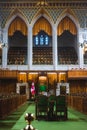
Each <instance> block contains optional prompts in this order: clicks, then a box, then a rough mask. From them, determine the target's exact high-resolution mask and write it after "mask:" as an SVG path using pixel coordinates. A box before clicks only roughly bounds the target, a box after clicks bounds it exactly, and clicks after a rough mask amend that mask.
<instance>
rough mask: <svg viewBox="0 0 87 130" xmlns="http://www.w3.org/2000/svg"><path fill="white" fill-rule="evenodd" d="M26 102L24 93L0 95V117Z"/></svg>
mask: <svg viewBox="0 0 87 130" xmlns="http://www.w3.org/2000/svg"><path fill="white" fill-rule="evenodd" d="M24 102H26V95H17V94H14V95H10V96H6V95H4V96H2V97H0V119H2V118H4V117H6V116H7V115H8V114H9V113H10V112H12V111H14V110H15V109H17V108H18V107H19V106H20V105H22V104H23V103H24Z"/></svg>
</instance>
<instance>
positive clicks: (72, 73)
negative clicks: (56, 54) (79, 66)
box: [68, 69, 87, 79]
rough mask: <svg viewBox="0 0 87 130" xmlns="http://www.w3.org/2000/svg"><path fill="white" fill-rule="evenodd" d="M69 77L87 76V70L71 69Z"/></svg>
mask: <svg viewBox="0 0 87 130" xmlns="http://www.w3.org/2000/svg"><path fill="white" fill-rule="evenodd" d="M68 78H69V79H70V78H74V79H75V78H87V70H85V69H84V70H69V71H68Z"/></svg>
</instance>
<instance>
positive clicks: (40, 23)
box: [33, 17, 52, 36]
mask: <svg viewBox="0 0 87 130" xmlns="http://www.w3.org/2000/svg"><path fill="white" fill-rule="evenodd" d="M41 30H43V31H44V32H46V33H47V34H48V35H50V36H51V35H52V28H51V25H50V23H49V22H48V21H47V20H46V19H45V18H43V17H41V18H40V19H39V20H37V22H36V23H35V25H34V27H33V35H37V34H38V33H39V32H40V31H41Z"/></svg>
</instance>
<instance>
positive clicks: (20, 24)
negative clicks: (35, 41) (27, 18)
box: [8, 17, 27, 36]
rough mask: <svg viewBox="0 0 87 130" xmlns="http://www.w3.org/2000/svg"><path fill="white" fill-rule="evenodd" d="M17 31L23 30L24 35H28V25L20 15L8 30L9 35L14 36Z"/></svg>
mask: <svg viewBox="0 0 87 130" xmlns="http://www.w3.org/2000/svg"><path fill="white" fill-rule="evenodd" d="M15 31H21V32H22V33H23V35H27V26H26V24H25V23H24V21H23V20H22V19H21V18H19V17H16V18H15V19H14V20H13V22H12V23H11V24H10V26H9V30H8V35H9V36H12V35H13V34H14V32H15Z"/></svg>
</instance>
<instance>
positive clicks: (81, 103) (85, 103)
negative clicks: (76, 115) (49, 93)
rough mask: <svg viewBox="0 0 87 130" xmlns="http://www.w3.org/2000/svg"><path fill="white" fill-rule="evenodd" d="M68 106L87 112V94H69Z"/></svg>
mask: <svg viewBox="0 0 87 130" xmlns="http://www.w3.org/2000/svg"><path fill="white" fill-rule="evenodd" d="M67 101H68V106H69V107H71V108H74V109H75V110H78V111H80V112H83V113H85V114H87V95H86V96H76V95H75V96H72V95H68V96H67Z"/></svg>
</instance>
